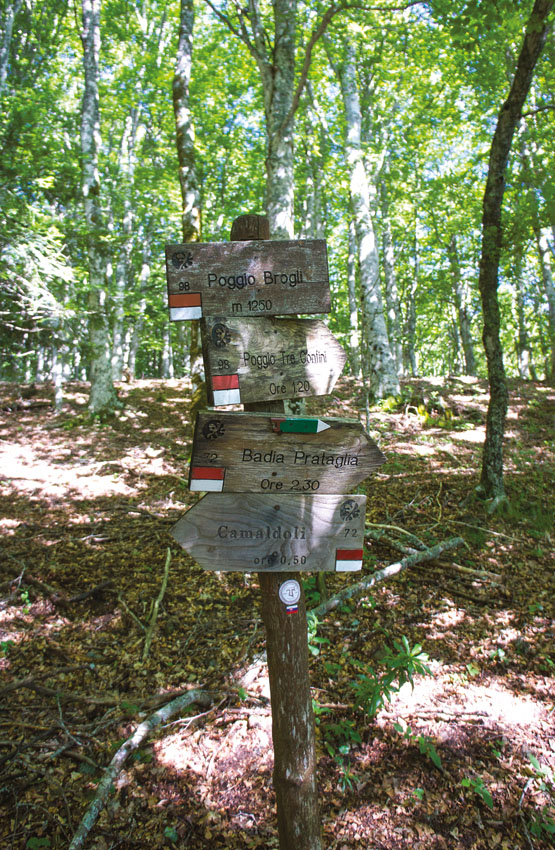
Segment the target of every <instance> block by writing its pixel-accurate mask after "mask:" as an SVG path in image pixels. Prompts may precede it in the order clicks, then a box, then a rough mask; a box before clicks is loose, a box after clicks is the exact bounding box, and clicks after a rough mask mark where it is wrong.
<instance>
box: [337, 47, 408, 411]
mask: <svg viewBox="0 0 555 850" xmlns="http://www.w3.org/2000/svg"><path fill="white" fill-rule="evenodd" d="M332 64H333V67H334V70H335V72H336V74H337V76H338V79H339V83H340V86H341V94H342V96H343V105H344V108H345V120H346V139H345V147H346V154H347V167H348V169H349V179H350V191H351V204H352V207H353V217H354V222H355V233H356V243H357V250H358V261H359V274H360V286H361V293H362V321H363V325H364V337H365V340H366V350H365V351H364V355H365V356H364V357H363V360H365V361H366V364H365V368H364V373H365V375H366V376H367V377H368V378H369V379H370V391H371V393H372V395H373V396H374V397H375V398H384V397H385V396H390V395H393V396H394V395H397V394H398V393H399V377H398V375H397V368H396V365H395V359H394V357H393V355H392V353H391V346H390V344H389V337H388V333H387V326H386V321H385V309H384V303H383V298H382V291H381V281H380V264H379V255H378V248H377V244H376V236H375V232H374V226H373V221H372V211H371V207H370V189H369V181H368V175H367V173H366V168H365V164H364V150H363V146H362V140H361V128H362V113H361V109H360V99H359V93H358V85H357V78H356V66H355V51H354V47H353V45H352V43H351V41H349V40H347V41H346V43H345V48H344V55H343V57H342V59H341V60H340V61H339V62H336V61H333V62H332Z"/></svg>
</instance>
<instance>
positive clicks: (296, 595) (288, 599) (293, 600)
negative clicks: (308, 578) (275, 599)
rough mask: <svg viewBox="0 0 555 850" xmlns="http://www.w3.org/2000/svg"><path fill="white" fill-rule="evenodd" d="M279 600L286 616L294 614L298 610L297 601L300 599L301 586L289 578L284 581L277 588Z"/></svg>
mask: <svg viewBox="0 0 555 850" xmlns="http://www.w3.org/2000/svg"><path fill="white" fill-rule="evenodd" d="M279 598H280V599H281V601H282V602H283V604H284V605H285V609H286V613H287V614H295V613H296V612H297V611H298V610H299V605H298V603H299V599H300V598H301V586H300V584H299V582H298V581H296V579H294V578H291V579H288V581H284V582H283V584H281V585H280V587H279Z"/></svg>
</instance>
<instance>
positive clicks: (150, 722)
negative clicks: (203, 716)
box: [69, 688, 212, 850]
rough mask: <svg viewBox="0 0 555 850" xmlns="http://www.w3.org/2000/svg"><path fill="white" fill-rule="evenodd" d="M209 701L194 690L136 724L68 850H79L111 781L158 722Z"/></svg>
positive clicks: (100, 786) (108, 792)
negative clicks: (194, 704) (195, 704)
mask: <svg viewBox="0 0 555 850" xmlns="http://www.w3.org/2000/svg"><path fill="white" fill-rule="evenodd" d="M211 702H212V696H211V694H209V693H208V692H207V691H201V690H198V689H196V688H195V689H193V690H190V691H187V693H186V694H183V695H182V696H180V697H177V699H174V700H172V701H171V702H169V703H167V704H166V705H164V706H162V708H160V709H158V711H155V712H154V714H151V715H150V717H149V718H147V720H144V721H143V722H142V723H140V724H139V726H137V728H136V729H135V732H134V733H133V735H132V736H131V737H130V738H128V739H127V741H126V742H125V743H124V744H122V746H121V747H120V748H119V750H118V751H117V752H116V754H115V756H114V757H113V759H112V761H111V762H110V764H109V765H108V767H107V768H106V770H105V772H104V776H103V777H102V779H101V780H100V782H99V783H98V787H97V789H96V794H95V796H94V799H93V800H92V801H91V803H90V805H89V808H88V809H87V811H86V812H85V814H84V815H83V818H82V819H81V823H80V824H79V826H78V827H77V830H76V832H75V834H74V836H73V838H72V839H71V844H70V845H69V850H81V848H82V847H83V846H84V844H85V840H86V838H87V836H88V834H89V832H90V831H91V829H92V828H93V826H94V825H95V823H96V821H97V819H98V816H99V814H100V812H101V810H102V808H103V806H104V804H105V803H106V800H107V799H108V797H109V796H110V793H111V791H112V789H113V785H114V782H115V780H116V778H117V776H118V774H119V773H120V771H121V770H122V768H123V765H124V764H125V762H126V760H127V759H128V757H129V756H130V755H131V753H132V752H134V751H135V750H136V749H137V748H138V747H140V745H141V744H142V743H143V741H144V740H145V738H147V737H148V735H150V733H151V732H153V731H154V729H156V728H157V727H158V726H160V725H161V724H162V723H165V722H166V721H168V720H170V719H171V718H172V717H174V716H175V715H176V714H178V713H179V712H180V711H183V710H184V709H185V708H187V707H188V706H189V705H192V703H199V704H200V705H210V703H211Z"/></svg>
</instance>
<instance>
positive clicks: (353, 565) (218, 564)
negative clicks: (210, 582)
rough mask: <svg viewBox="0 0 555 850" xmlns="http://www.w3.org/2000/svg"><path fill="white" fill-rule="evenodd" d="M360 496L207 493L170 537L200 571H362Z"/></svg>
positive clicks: (362, 500)
mask: <svg viewBox="0 0 555 850" xmlns="http://www.w3.org/2000/svg"><path fill="white" fill-rule="evenodd" d="M365 508H366V496H332V495H329V496H321V495H316V496H308V495H307V496H304V495H299V496H295V495H288V496H279V497H276V496H275V495H271V494H268V493H266V494H263V495H261V494H257V495H245V496H241V497H238V496H236V495H221V496H214V495H207V496H205V497H204V498H203V499H201V500H200V501H199V502H197V504H196V505H195V506H194V507H192V508H191V509H190V510H189V511H188V512H187V513H186V514H185V516H184V517H183V518H182V519H180V520H179V522H178V523H177V524H176V525H175V526H174V527H173V529H172V531H171V534H172V536H173V537H174V538H175V540H176V541H177V542H178V543H179V545H180V546H183V548H184V549H186V550H187V552H189V554H190V555H191V556H192V557H193V558H194V559H195V560H196V561H198V563H199V564H200V566H201V567H203V568H204V569H205V570H225V571H228V570H240V571H243V572H255V571H256V572H288V571H291V572H297V571H305V570H306V571H314V572H323V571H330V572H333V571H338V572H339V571H347V570H360V569H361V568H362V549H363V542H364V514H365Z"/></svg>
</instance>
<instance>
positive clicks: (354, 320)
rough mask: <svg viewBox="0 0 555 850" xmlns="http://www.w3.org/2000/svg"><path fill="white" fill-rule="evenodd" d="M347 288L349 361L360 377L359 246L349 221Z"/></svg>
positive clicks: (355, 373)
mask: <svg viewBox="0 0 555 850" xmlns="http://www.w3.org/2000/svg"><path fill="white" fill-rule="evenodd" d="M347 288H348V291H349V325H350V331H349V360H350V362H351V371H352V373H353V375H354V376H355V377H356V378H358V377H360V333H359V329H358V297H357V246H356V233H355V223H354V221H353V219H350V221H349V252H348V254H347Z"/></svg>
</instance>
